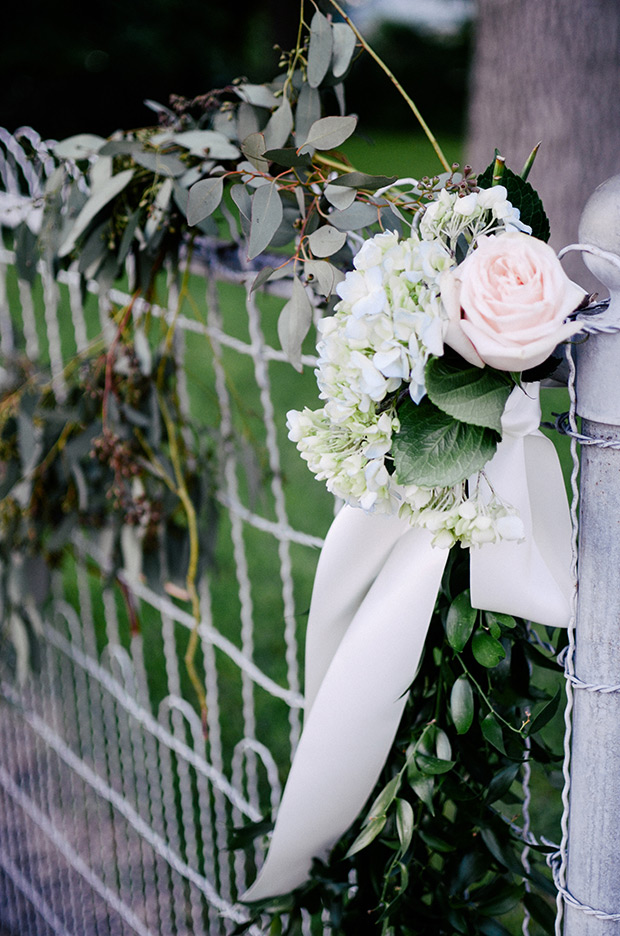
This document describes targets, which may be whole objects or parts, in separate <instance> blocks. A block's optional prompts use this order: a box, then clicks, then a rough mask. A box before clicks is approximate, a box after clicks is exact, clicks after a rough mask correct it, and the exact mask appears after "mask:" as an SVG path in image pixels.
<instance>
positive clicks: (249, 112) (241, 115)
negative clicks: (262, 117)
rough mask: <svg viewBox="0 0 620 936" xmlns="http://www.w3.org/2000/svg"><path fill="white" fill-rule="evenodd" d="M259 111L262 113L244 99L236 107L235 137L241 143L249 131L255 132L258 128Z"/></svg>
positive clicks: (259, 124) (259, 125)
mask: <svg viewBox="0 0 620 936" xmlns="http://www.w3.org/2000/svg"><path fill="white" fill-rule="evenodd" d="M259 113H261V114H262V111H258V110H257V109H256V108H255V107H253V106H252V105H251V104H248V103H247V102H246V101H242V102H241V104H239V107H238V108H237V139H238V140H239V142H240V143H243V141H244V140H245V138H246V137H248V136H249V135H250V134H251V133H257V132H258V131H259V130H260V127H261V123H260V121H259V118H258V114H259Z"/></svg>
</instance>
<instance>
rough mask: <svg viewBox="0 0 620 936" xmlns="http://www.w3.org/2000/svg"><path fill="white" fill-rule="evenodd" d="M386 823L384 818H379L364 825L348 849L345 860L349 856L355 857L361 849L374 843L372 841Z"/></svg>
mask: <svg viewBox="0 0 620 936" xmlns="http://www.w3.org/2000/svg"><path fill="white" fill-rule="evenodd" d="M386 821H387V820H386V818H385V816H380V817H379V818H377V819H373V820H371V821H370V822H369V823H368V825H365V826H364V828H363V829H362V831H361V832H360V834H359V835H358V836H357V838H356V839H355V841H354V842H353V844H352V845H351V847H350V848H349V850H348V852H347V853H346V855H345V858H350V857H351V855H355V854H356V853H357V852H359V851H361V850H362V849H363V848H366V846H367V845H370V843H371V842H372V841H374V839H376V837H377V836H378V835H379V834H380V833H381V832H382V831H383V828H384V826H385V823H386Z"/></svg>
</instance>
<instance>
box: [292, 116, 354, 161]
mask: <svg viewBox="0 0 620 936" xmlns="http://www.w3.org/2000/svg"><path fill="white" fill-rule="evenodd" d="M356 126H357V117H320V118H319V119H318V120H315V122H314V123H313V124H312V126H311V127H310V129H309V131H308V136H307V137H306V139H305V140H304V142H303V143H302V145H301V146H300V147H299V149H300V151H301V152H302V153H305V152H308V151H309V149H310V148H314V149H318V150H331V149H336V148H337V147H338V146H341V145H342V144H343V143H344V141H345V140H348V139H349V137H350V136H351V134H352V133H353V131H354V130H355V127H356Z"/></svg>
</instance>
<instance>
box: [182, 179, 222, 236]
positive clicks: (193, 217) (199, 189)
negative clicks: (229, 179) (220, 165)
mask: <svg viewBox="0 0 620 936" xmlns="http://www.w3.org/2000/svg"><path fill="white" fill-rule="evenodd" d="M223 194H224V180H223V179H222V178H221V176H212V177H211V178H209V179H201V181H200V182H196V184H195V185H192V187H191V188H190V190H189V192H188V196H187V223H188V224H189V225H194V224H198V222H199V221H204V219H205V218H208V217H209V215H211V214H213V212H214V211H215V209H216V208H217V207H218V205H219V204H220V202H221V200H222V195H223Z"/></svg>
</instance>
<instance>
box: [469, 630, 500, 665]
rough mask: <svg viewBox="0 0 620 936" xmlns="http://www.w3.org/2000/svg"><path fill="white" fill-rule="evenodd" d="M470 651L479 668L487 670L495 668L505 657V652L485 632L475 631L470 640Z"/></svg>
mask: <svg viewBox="0 0 620 936" xmlns="http://www.w3.org/2000/svg"><path fill="white" fill-rule="evenodd" d="M471 649H472V653H473V655H474V657H475V658H476V660H477V661H478V663H480V665H481V666H486V667H488V668H489V669H490V668H491V667H493V666H497V664H498V663H499V661H500V660H503V659H504V658H505V656H506V651H505V650H504V648H503V647H502V645H501V643H500V642H499V640H496V639H495V637H491V635H490V634H489V633H487V631H484V630H477V631H476V633H475V634H474V636H473V637H472V640H471Z"/></svg>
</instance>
